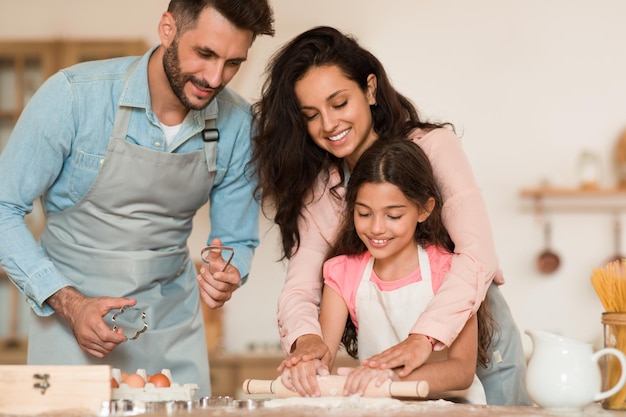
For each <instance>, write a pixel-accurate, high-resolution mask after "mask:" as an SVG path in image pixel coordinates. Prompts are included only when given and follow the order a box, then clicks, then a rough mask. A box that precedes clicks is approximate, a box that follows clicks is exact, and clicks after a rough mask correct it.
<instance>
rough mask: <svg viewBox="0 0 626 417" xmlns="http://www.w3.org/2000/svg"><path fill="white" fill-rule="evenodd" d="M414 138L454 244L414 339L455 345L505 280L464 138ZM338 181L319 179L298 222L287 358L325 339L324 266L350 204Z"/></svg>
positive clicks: (286, 303) (281, 310) (287, 301)
mask: <svg viewBox="0 0 626 417" xmlns="http://www.w3.org/2000/svg"><path fill="white" fill-rule="evenodd" d="M410 138H411V139H412V140H413V141H414V142H416V143H417V144H418V145H419V146H420V147H421V148H422V150H423V151H424V152H425V153H426V155H427V156H428V158H429V159H430V163H431V164H432V167H433V170H434V173H435V178H436V180H437V183H438V185H439V188H440V190H441V194H442V197H443V200H444V204H443V213H442V214H443V221H444V224H445V226H446V228H447V230H448V233H449V234H450V237H451V238H452V241H453V242H454V243H455V254H454V256H453V257H452V265H451V268H450V271H449V272H448V274H447V275H446V278H445V280H444V282H443V285H442V286H441V288H440V289H439V291H438V293H437V295H436V296H435V297H434V298H433V299H432V300H431V302H430V303H429V304H428V306H427V307H426V310H425V311H424V313H423V314H422V315H421V316H420V317H419V318H418V319H417V321H416V323H415V326H414V327H413V329H412V333H419V334H425V335H428V336H431V337H432V338H434V339H436V340H438V341H440V342H441V343H443V344H444V345H446V346H450V344H452V342H453V341H454V339H456V337H457V336H458V334H459V332H460V331H461V330H462V329H463V327H464V326H465V322H466V321H467V319H468V318H469V317H470V316H471V315H472V314H474V313H475V312H476V311H477V310H478V308H479V307H480V303H481V302H482V301H483V299H484V298H485V294H486V293H487V289H488V287H489V285H490V284H491V281H495V282H496V283H497V284H503V283H504V279H503V276H502V272H501V271H500V270H499V268H498V258H497V255H496V252H495V247H494V242H493V235H492V232H491V225H490V223H489V217H488V214H487V208H486V207H485V203H484V201H483V198H482V195H481V192H480V189H479V188H478V185H477V184H476V181H475V179H474V174H473V172H472V169H471V166H470V164H469V161H468V160H467V157H466V156H465V153H464V151H463V148H462V146H461V145H462V144H461V140H460V139H459V138H458V137H457V136H456V135H455V134H454V132H452V131H450V130H449V129H443V128H441V129H435V130H432V131H430V132H423V131H421V130H419V129H418V130H415V131H414V132H412V134H411V137H410ZM338 182H339V173H338V172H336V171H333V172H331V177H330V179H328V178H325V175H324V174H320V176H319V178H318V181H317V184H316V186H315V189H314V190H313V193H314V194H313V198H312V201H311V202H310V203H309V204H308V205H306V207H304V209H303V212H302V218H301V219H300V220H299V230H300V239H301V241H300V248H299V249H298V251H297V252H296V254H295V255H294V256H293V257H292V258H291V259H290V261H289V265H288V266H287V275H286V277H285V285H284V286H283V289H282V291H281V294H280V296H279V298H278V329H279V334H280V339H281V345H282V348H283V350H284V352H285V353H288V352H290V351H291V346H292V345H293V343H294V341H295V340H296V339H297V338H298V337H300V336H302V335H305V334H316V335H319V336H320V337H321V335H322V332H321V329H320V324H319V321H318V316H319V305H320V300H321V295H322V284H323V280H322V265H323V263H324V258H325V256H326V252H327V251H328V249H329V247H330V244H331V242H333V240H334V239H335V236H336V233H337V229H338V227H339V219H340V217H341V213H342V212H343V209H344V201H343V199H341V200H340V199H337V198H335V197H334V196H333V195H332V193H331V192H330V187H329V186H327V185H328V184H331V185H332V184H337V183H338ZM337 191H339V192H342V191H343V189H342V188H340V189H339V190H337Z"/></svg>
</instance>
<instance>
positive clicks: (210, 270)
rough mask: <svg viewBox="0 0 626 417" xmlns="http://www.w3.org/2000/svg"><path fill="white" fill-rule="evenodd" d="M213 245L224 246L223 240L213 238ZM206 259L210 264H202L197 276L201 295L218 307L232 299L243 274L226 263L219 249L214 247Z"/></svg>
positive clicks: (203, 299) (211, 306) (206, 301)
mask: <svg viewBox="0 0 626 417" xmlns="http://www.w3.org/2000/svg"><path fill="white" fill-rule="evenodd" d="M211 246H222V241H221V240H219V239H217V238H216V239H213V240H212V241H211ZM206 260H207V261H209V264H208V265H206V264H205V265H202V267H201V268H200V273H199V274H198V277H197V280H198V288H199V289H200V297H201V298H202V301H204V303H205V304H206V305H207V306H208V307H209V308H218V307H221V306H223V305H224V303H225V302H226V301H228V300H230V298H231V297H232V295H233V292H235V290H236V289H237V288H239V283H240V282H241V275H240V274H239V270H238V269H237V268H235V267H234V266H232V265H230V264H229V265H227V264H226V261H225V260H224V259H223V258H222V251H221V250H219V249H212V250H211V251H210V253H209V254H208V255H207V257H206ZM224 268H226V270H225V271H223V270H224Z"/></svg>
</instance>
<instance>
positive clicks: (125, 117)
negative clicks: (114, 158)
mask: <svg viewBox="0 0 626 417" xmlns="http://www.w3.org/2000/svg"><path fill="white" fill-rule="evenodd" d="M139 60H140V58H138V59H137V60H136V61H135V62H133V63H132V64H131V66H130V67H128V70H127V71H126V75H125V77H124V87H122V91H124V90H125V89H126V84H127V83H128V78H129V77H130V75H131V74H132V73H133V72H134V71H135V67H136V66H137V64H139ZM117 109H118V110H117V114H116V115H115V122H113V131H112V132H111V139H122V140H126V132H128V124H129V123H130V111H129V108H128V107H126V106H121V105H119V103H118V106H117Z"/></svg>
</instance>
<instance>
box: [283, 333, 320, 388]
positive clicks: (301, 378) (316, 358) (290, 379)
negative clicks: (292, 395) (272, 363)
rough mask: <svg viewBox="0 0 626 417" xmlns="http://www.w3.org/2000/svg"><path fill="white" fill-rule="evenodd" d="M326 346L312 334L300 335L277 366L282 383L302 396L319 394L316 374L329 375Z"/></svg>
mask: <svg viewBox="0 0 626 417" xmlns="http://www.w3.org/2000/svg"><path fill="white" fill-rule="evenodd" d="M330 360H331V355H330V351H329V350H328V346H326V344H325V343H324V341H323V340H322V338H321V337H319V336H318V335H314V334H306V335H303V336H300V337H299V338H298V339H297V340H296V342H295V343H294V349H293V351H292V352H291V354H290V355H289V356H288V357H287V358H286V359H285V360H284V361H282V363H281V364H280V365H279V366H278V372H281V379H282V382H283V384H284V385H285V386H286V387H287V388H289V389H291V390H292V391H296V392H298V393H299V394H300V395H301V396H303V397H319V396H320V395H321V391H320V387H319V384H318V383H317V375H329V374H330V370H329V369H328V368H329V364H330Z"/></svg>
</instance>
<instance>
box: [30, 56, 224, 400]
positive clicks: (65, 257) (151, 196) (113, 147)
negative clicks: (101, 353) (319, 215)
mask: <svg viewBox="0 0 626 417" xmlns="http://www.w3.org/2000/svg"><path fill="white" fill-rule="evenodd" d="M130 71H132V68H131V69H130V70H129V72H130ZM209 110H210V113H211V114H212V118H215V117H217V104H216V103H215V102H213V103H212V104H211V107H209ZM211 110H212V111H211ZM130 114H131V110H130V109H129V108H126V107H120V108H119V109H118V112H117V116H116V120H115V125H114V128H113V133H112V136H111V139H110V141H109V145H108V148H107V153H106V156H105V158H104V160H103V163H102V167H101V170H100V173H99V175H98V176H97V178H96V180H95V181H94V184H93V185H92V187H91V188H90V190H89V191H88V192H87V194H86V195H85V196H84V197H83V199H82V200H81V201H79V202H78V203H77V204H76V205H75V206H73V207H71V208H70V209H68V210H66V211H64V212H59V213H53V214H50V215H49V216H48V218H47V224H46V229H45V230H44V232H43V235H42V237H41V241H42V246H43V247H44V251H45V252H46V254H47V256H49V257H50V259H52V260H53V262H54V264H55V265H56V267H57V268H58V269H59V270H60V272H61V273H63V274H64V275H65V276H66V277H67V278H68V279H70V280H71V281H72V282H73V286H75V287H76V288H77V289H78V290H79V291H80V292H81V293H83V294H84V295H86V296H87V297H98V296H111V297H128V298H136V299H137V305H136V306H137V307H138V308H139V309H141V310H143V311H145V313H146V317H147V322H148V330H147V331H146V332H145V333H143V334H142V335H141V336H139V338H138V339H136V340H130V341H128V342H124V343H122V344H120V345H119V346H118V347H116V348H115V349H114V350H113V352H112V353H110V354H109V355H107V356H106V357H104V358H103V359H98V358H95V357H93V356H91V355H89V354H88V353H86V352H84V351H83V350H81V349H80V348H79V346H78V343H77V342H76V339H75V337H74V335H73V333H72V330H71V328H70V327H69V325H68V324H67V322H66V321H65V320H63V319H62V318H61V317H59V315H58V314H53V315H52V316H49V317H39V316H37V315H35V314H34V313H32V314H31V316H32V320H31V324H30V334H29V343H28V363H29V364H68V365H70V364H109V365H111V366H112V367H115V368H120V369H121V371H122V372H128V373H134V372H135V371H136V370H137V369H145V370H146V372H147V373H148V374H153V373H157V372H160V371H161V369H163V368H168V369H170V370H171V372H172V377H173V380H174V382H177V383H180V384H181V385H182V384H185V383H195V384H198V387H199V390H198V393H197V395H199V396H206V395H210V393H211V387H210V379H209V363H208V354H207V347H206V339H205V334H204V323H203V316H202V311H201V306H200V296H199V292H198V285H197V282H196V271H195V268H194V264H193V262H192V260H191V258H190V256H189V251H188V249H187V238H188V237H189V234H190V232H191V227H192V218H193V216H194V214H195V213H196V211H197V209H198V208H200V207H201V206H202V205H204V204H205V203H206V202H207V201H208V199H209V194H210V191H211V188H212V186H213V180H214V177H215V172H216V160H217V142H216V141H211V142H205V150H204V151H203V150H199V151H195V152H190V153H183V154H175V153H167V152H160V151H154V150H151V149H148V148H144V147H141V146H137V145H134V144H132V143H129V142H127V141H126V132H127V128H128V123H129V120H130ZM211 122H213V123H214V121H210V120H207V126H209V124H210V123H211ZM207 161H208V162H207ZM207 164H208V166H207Z"/></svg>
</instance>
